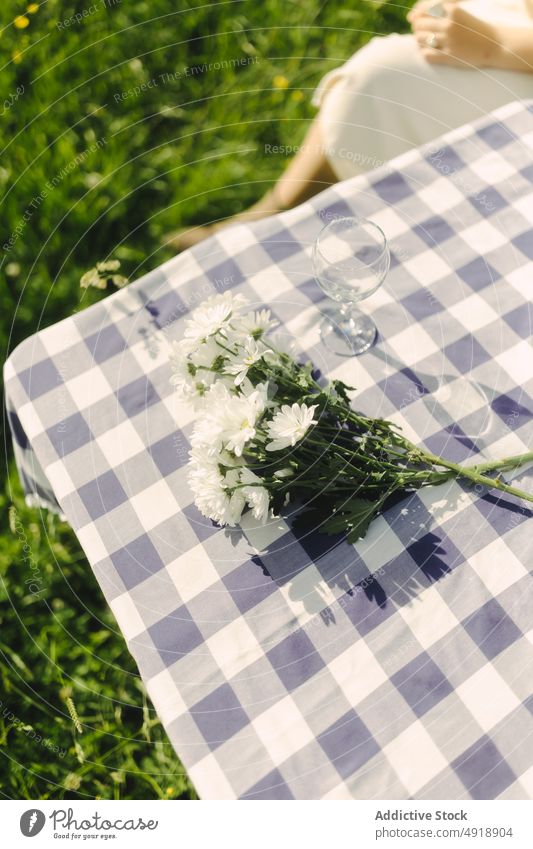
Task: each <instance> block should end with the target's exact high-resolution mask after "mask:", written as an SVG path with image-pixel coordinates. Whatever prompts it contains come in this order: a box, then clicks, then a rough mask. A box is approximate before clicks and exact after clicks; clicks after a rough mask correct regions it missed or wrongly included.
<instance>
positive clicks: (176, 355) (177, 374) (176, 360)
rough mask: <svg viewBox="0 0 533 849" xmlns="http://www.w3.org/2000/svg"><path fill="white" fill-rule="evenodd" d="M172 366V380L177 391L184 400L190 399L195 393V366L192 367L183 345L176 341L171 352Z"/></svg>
mask: <svg viewBox="0 0 533 849" xmlns="http://www.w3.org/2000/svg"><path fill="white" fill-rule="evenodd" d="M170 368H171V371H172V375H171V377H170V382H171V384H172V385H173V386H175V387H176V391H177V392H178V394H179V395H180V397H181V398H183V399H184V400H189V399H190V398H192V397H193V395H194V394H195V386H194V382H195V368H194V366H192V367H191V363H190V362H189V360H188V358H187V356H186V354H185V353H184V351H183V348H182V346H181V345H180V344H179V343H178V342H174V343H173V345H172V349H171V352H170Z"/></svg>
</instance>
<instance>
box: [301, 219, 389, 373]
mask: <svg viewBox="0 0 533 849" xmlns="http://www.w3.org/2000/svg"><path fill="white" fill-rule="evenodd" d="M389 266H390V254H389V248H388V245H387V239H386V237H385V234H384V232H383V230H382V229H381V227H378V225H377V224H374V222H373V221H369V220H368V219H366V218H359V217H358V216H346V217H343V218H335V219H334V220H333V221H330V222H329V224H326V226H325V227H324V228H323V229H322V230H321V231H320V233H319V234H318V236H317V238H316V241H315V244H314V248H313V269H314V273H315V277H316V279H317V281H318V283H319V285H320V288H321V289H322V290H323V291H324V292H325V293H326V295H328V297H330V298H331V299H332V300H334V301H337V302H338V303H339V304H340V306H339V307H326V308H325V309H324V310H323V311H322V315H323V318H322V321H321V323H320V334H321V336H322V340H323V342H324V344H325V345H326V347H327V348H329V350H330V351H333V353H335V354H340V355H341V356H345V357H348V356H352V355H354V354H361V353H362V352H363V351H366V350H367V348H370V346H371V345H372V344H373V343H374V340H375V338H376V333H377V328H376V325H375V324H374V322H373V321H372V319H371V318H370V317H369V316H368V315H365V314H364V313H362V312H360V311H359V310H358V309H356V308H355V307H354V306H353V304H355V303H357V302H358V301H362V300H363V298H368V296H369V295H372V294H373V292H375V291H376V289H378V288H379V287H380V286H381V284H382V283H383V281H384V279H385V277H386V275H387V272H388V270H389Z"/></svg>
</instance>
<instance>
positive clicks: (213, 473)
mask: <svg viewBox="0 0 533 849" xmlns="http://www.w3.org/2000/svg"><path fill="white" fill-rule="evenodd" d="M245 306H246V301H245V299H244V298H243V297H242V296H241V295H232V294H231V293H230V292H226V293H224V294H219V295H214V296H213V297H210V298H208V299H207V300H206V301H205V302H204V303H203V304H202V305H201V306H200V307H198V308H197V309H196V310H194V312H193V313H192V315H191V317H190V318H189V319H188V320H187V323H186V330H185V338H184V339H183V340H182V341H180V342H175V343H174V346H173V351H172V355H171V365H172V378H171V380H172V383H173V384H174V386H175V387H176V389H177V391H178V392H179V394H180V397H181V398H182V399H184V400H187V401H189V402H192V403H193V404H194V407H195V409H196V412H197V419H196V422H195V427H194V431H193V434H192V437H191V445H192V448H191V452H190V464H189V475H188V479H189V484H190V486H191V489H192V491H193V493H194V497H195V502H196V506H197V507H198V509H199V510H200V512H201V513H202V514H203V515H204V516H206V517H208V518H209V519H212V520H213V521H215V522H217V523H218V524H220V525H232V526H234V525H236V524H238V522H239V520H240V518H241V516H242V513H243V511H244V510H245V509H247V508H249V509H250V510H251V511H252V513H253V516H254V517H255V518H256V519H257V520H258V521H259V522H266V521H267V519H268V518H269V516H276V515H278V514H279V511H280V510H281V509H282V508H283V507H284V506H286V505H288V504H289V502H290V504H291V508H292V509H296V510H297V511H298V516H297V521H298V522H299V523H308V524H309V525H310V526H311V527H314V528H316V529H317V530H319V531H322V532H325V533H330V534H337V533H342V534H347V539H348V541H349V542H355V541H356V540H357V539H358V538H359V537H362V536H364V535H365V533H366V531H367V529H368V527H369V525H370V523H371V521H372V519H373V518H374V517H375V516H376V515H377V514H378V513H379V512H380V511H381V510H382V509H383V507H384V505H385V504H386V503H387V501H388V500H389V499H390V498H391V496H393V495H396V497H397V496H398V494H403V493H409V492H413V491H414V490H417V489H419V488H420V487H423V486H430V485H435V484H440V483H444V482H445V481H448V480H450V479H452V478H466V479H468V480H470V481H473V482H474V483H479V484H483V485H484V486H487V487H491V488H494V489H497V490H500V491H502V492H507V493H510V494H512V495H515V496H518V497H519V498H524V499H526V500H527V501H533V495H531V494H529V493H526V492H522V491H521V490H519V489H516V488H515V487H513V486H509V485H507V484H505V483H504V482H503V481H502V480H501V478H499V477H496V478H492V477H489V476H487V473H489V472H495V471H506V470H509V469H513V468H516V467H517V466H520V465H521V464H523V463H526V462H528V461H531V460H533V452H532V453H528V454H522V455H519V456H517V457H508V458H506V459H504V460H501V461H496V462H490V463H484V464H481V465H475V466H470V467H464V466H460V465H458V464H456V463H452V462H450V461H448V460H446V459H444V458H442V457H437V456H435V455H434V454H431V453H428V452H427V451H425V450H424V449H423V448H420V447H417V446H415V445H413V443H411V442H409V440H408V439H406V438H405V437H403V436H402V435H401V433H400V431H399V429H398V428H397V427H396V426H395V425H394V424H392V423H391V422H388V421H385V420H383V419H378V418H369V417H367V416H363V415H361V414H360V413H357V412H355V411H354V410H353V409H352V407H351V405H350V398H349V396H348V392H349V391H351V389H352V388H351V387H349V386H346V385H345V384H344V383H342V382H341V381H339V380H332V381H331V382H330V383H328V384H327V385H321V382H319V381H317V380H316V379H315V377H314V372H313V368H312V366H311V364H310V363H306V364H300V363H298V362H297V361H296V360H295V359H294V357H293V356H291V354H290V353H288V352H287V351H286V350H283V349H282V347H280V346H279V345H276V344H274V335H273V334H271V331H272V330H273V328H274V327H275V325H276V322H275V321H273V320H272V317H271V313H270V311H269V310H266V309H265V310H258V311H246V310H245Z"/></svg>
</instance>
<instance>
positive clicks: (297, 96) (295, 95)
mask: <svg viewBox="0 0 533 849" xmlns="http://www.w3.org/2000/svg"><path fill="white" fill-rule="evenodd" d="M304 96H305V95H304V93H303V91H300V89H298V90H297V91H293V92H292V94H291V100H294V102H295V103H301V101H302V100H303V99H304Z"/></svg>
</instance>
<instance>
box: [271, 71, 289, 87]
mask: <svg viewBox="0 0 533 849" xmlns="http://www.w3.org/2000/svg"><path fill="white" fill-rule="evenodd" d="M272 83H273V85H274V88H288V87H289V81H288V79H287V77H284V76H283V75H282V74H276V76H275V77H274V79H273V80H272Z"/></svg>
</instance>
